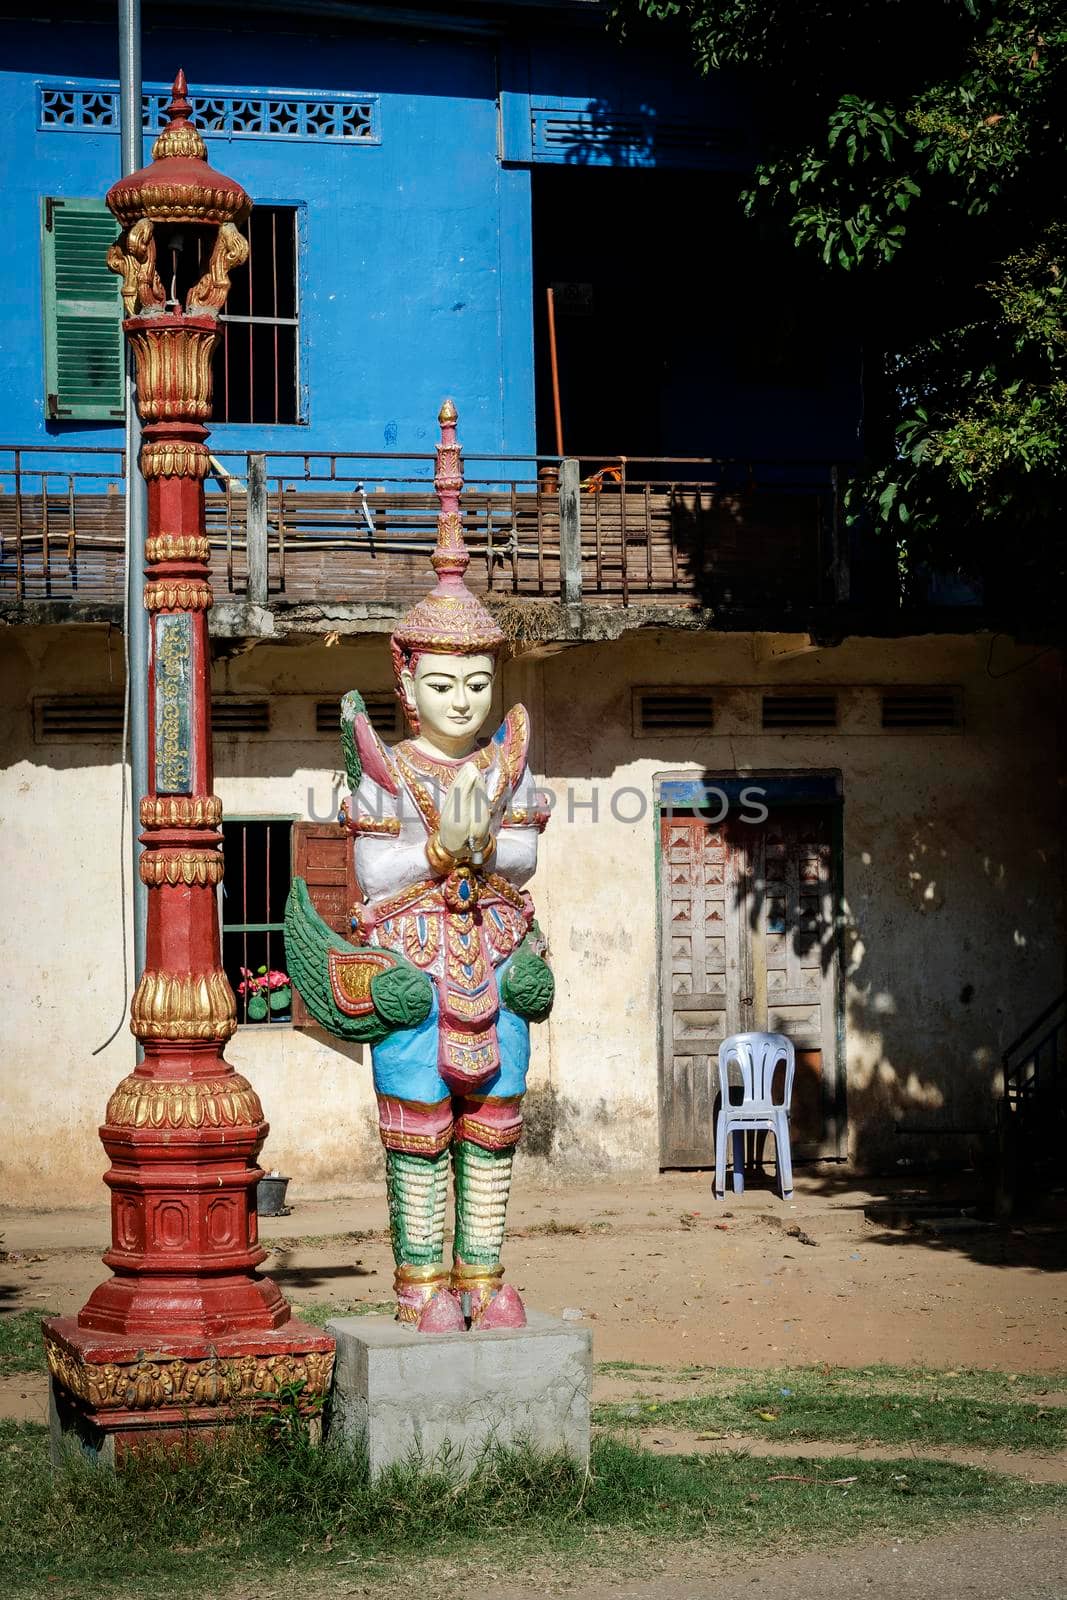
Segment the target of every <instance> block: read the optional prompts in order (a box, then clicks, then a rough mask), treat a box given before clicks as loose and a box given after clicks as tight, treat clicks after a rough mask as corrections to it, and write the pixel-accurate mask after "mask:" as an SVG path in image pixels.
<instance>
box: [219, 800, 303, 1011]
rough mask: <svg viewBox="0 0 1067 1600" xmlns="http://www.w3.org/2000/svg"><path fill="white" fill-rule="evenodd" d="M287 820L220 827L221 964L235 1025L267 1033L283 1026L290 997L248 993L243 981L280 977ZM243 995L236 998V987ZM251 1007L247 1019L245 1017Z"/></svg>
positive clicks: (244, 820) (239, 821)
mask: <svg viewBox="0 0 1067 1600" xmlns="http://www.w3.org/2000/svg"><path fill="white" fill-rule="evenodd" d="M292 827H293V824H292V821H291V819H289V818H288V817H255V818H251V817H239V818H228V819H226V820H224V822H223V824H222V853H223V856H224V858H225V862H226V871H225V876H224V877H223V880H222V964H223V967H224V968H225V969H226V976H227V978H229V980H230V985H231V987H232V989H233V992H234V995H235V996H236V999H237V1020H238V1022H240V1023H248V1024H250V1025H251V1026H254V1027H255V1026H259V1027H269V1026H270V1025H272V1024H274V1023H279V1022H289V1021H291V1017H292V1005H291V999H292V996H291V992H290V993H289V994H288V995H287V994H286V993H285V991H284V990H281V989H273V990H270V989H266V988H263V989H259V990H252V989H251V988H250V986H249V984H248V982H247V981H246V980H247V977H248V975H251V976H252V978H253V979H254V978H256V977H257V976H261V974H260V972H259V969H260V968H261V967H263V968H265V969H266V973H267V974H270V973H271V972H285V971H286V970H287V969H286V965H285V937H284V926H285V901H286V897H287V896H288V893H289V883H290V864H289V863H290V836H291V833H292ZM242 982H244V983H245V991H244V993H243V994H242V993H241V984H242ZM257 993H258V994H261V995H262V997H263V999H264V1000H265V1002H266V1011H265V1014H264V1015H262V1016H259V1015H257V1014H256V1013H257V1011H258V1010H259V1007H258V1006H257V1004H256V1003H255V999H254V996H255V994H257ZM250 1007H251V1014H250Z"/></svg>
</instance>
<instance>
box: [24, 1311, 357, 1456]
mask: <svg viewBox="0 0 1067 1600" xmlns="http://www.w3.org/2000/svg"><path fill="white" fill-rule="evenodd" d="M43 1331H44V1342H45V1354H46V1356H47V1358H48V1368H49V1372H50V1374H51V1389H52V1404H51V1416H52V1455H53V1459H54V1460H57V1461H58V1459H59V1458H60V1456H61V1455H62V1454H63V1453H64V1451H65V1450H68V1449H70V1448H77V1449H80V1450H81V1451H82V1452H84V1453H85V1454H86V1455H87V1456H89V1457H90V1458H91V1459H93V1460H95V1461H98V1462H99V1463H100V1464H101V1465H112V1466H118V1465H121V1462H122V1459H123V1456H124V1455H127V1454H129V1453H130V1452H131V1451H136V1450H138V1449H143V1448H144V1447H145V1446H146V1445H149V1444H151V1445H153V1446H155V1445H160V1444H163V1445H171V1444H173V1445H174V1446H175V1447H176V1448H182V1449H184V1448H186V1447H187V1445H188V1444H189V1442H190V1436H195V1435H200V1436H204V1435H208V1434H210V1433H213V1432H215V1433H217V1432H218V1431H220V1430H225V1429H227V1428H231V1427H233V1426H234V1425H235V1424H236V1423H237V1422H239V1421H240V1420H241V1419H243V1418H247V1417H250V1416H255V1415H257V1414H264V1413H266V1414H269V1413H272V1412H278V1411H280V1410H290V1409H293V1408H295V1409H296V1410H298V1411H299V1412H300V1413H301V1414H302V1415H303V1416H305V1417H308V1418H309V1419H311V1421H312V1424H313V1425H317V1420H318V1417H319V1413H320V1412H321V1408H322V1405H323V1402H324V1400H325V1399H326V1397H327V1395H328V1394H329V1391H330V1384H331V1381H332V1377H333V1354H334V1352H333V1340H332V1338H330V1336H329V1335H328V1334H326V1333H324V1332H323V1331H322V1330H321V1329H320V1328H313V1327H311V1326H310V1324H308V1323H306V1322H298V1321H296V1320H295V1318H294V1319H290V1321H288V1322H287V1323H285V1325H284V1326H283V1327H280V1328H275V1329H266V1330H264V1329H257V1330H256V1331H255V1332H254V1333H247V1334H242V1333H229V1334H225V1335H222V1336H220V1337H218V1338H212V1339H206V1338H203V1337H197V1338H191V1339H182V1338H166V1339H163V1340H162V1341H160V1342H159V1343H158V1344H151V1343H150V1342H149V1341H148V1340H147V1339H140V1340H137V1339H132V1338H121V1337H116V1336H115V1335H114V1334H109V1333H101V1332H98V1331H96V1330H93V1329H89V1328H81V1327H79V1326H78V1322H77V1319H76V1318H75V1317H53V1318H51V1319H49V1320H48V1321H47V1322H45V1323H44V1330H43Z"/></svg>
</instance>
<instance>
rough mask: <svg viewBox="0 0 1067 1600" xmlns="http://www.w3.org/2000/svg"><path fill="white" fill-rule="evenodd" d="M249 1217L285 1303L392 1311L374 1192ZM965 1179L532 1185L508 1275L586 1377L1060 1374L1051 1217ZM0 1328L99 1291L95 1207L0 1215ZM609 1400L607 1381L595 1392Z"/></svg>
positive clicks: (1061, 1303) (32, 1394) (6, 1407)
mask: <svg viewBox="0 0 1067 1600" xmlns="http://www.w3.org/2000/svg"><path fill="white" fill-rule="evenodd" d="M290 1198H291V1199H292V1201H293V1210H292V1214H291V1215H290V1216H287V1217H280V1218H263V1219H261V1231H262V1236H263V1241H264V1243H265V1245H267V1247H268V1248H269V1249H270V1250H271V1255H270V1257H269V1259H268V1261H267V1262H266V1264H265V1268H264V1270H265V1271H267V1272H269V1273H270V1274H271V1276H272V1277H274V1278H275V1279H276V1280H277V1282H278V1283H279V1284H280V1285H281V1286H282V1288H283V1290H284V1291H285V1293H286V1295H287V1296H288V1298H289V1299H290V1301H291V1302H292V1303H293V1305H294V1306H296V1307H300V1306H308V1305H322V1304H330V1305H336V1306H338V1307H339V1308H347V1307H349V1306H351V1305H357V1304H360V1303H366V1302H375V1303H379V1302H385V1301H388V1300H389V1297H390V1293H391V1283H392V1260H391V1256H390V1252H389V1244H388V1237H387V1234H386V1210H385V1197H384V1194H383V1193H377V1192H375V1193H374V1194H372V1195H368V1196H366V1197H363V1198H348V1199H336V1200H326V1201H320V1200H309V1201H305V1202H302V1201H301V1200H300V1196H299V1193H298V1192H297V1193H295V1194H294V1193H293V1192H292V1189H291V1190H290ZM972 1204H973V1196H972V1195H971V1194H969V1192H968V1190H967V1187H966V1183H965V1181H964V1180H960V1181H958V1182H954V1183H945V1182H942V1183H940V1184H937V1185H932V1184H930V1183H922V1182H917V1181H915V1180H912V1181H910V1182H895V1181H893V1182H888V1183H881V1184H869V1183H868V1184H863V1183H859V1182H856V1181H853V1180H848V1179H845V1178H841V1177H838V1176H836V1175H826V1174H820V1173H818V1172H809V1173H808V1174H806V1175H802V1176H800V1177H799V1179H798V1182H797V1189H796V1192H795V1194H794V1195H793V1198H792V1200H791V1201H788V1202H785V1203H783V1202H782V1201H781V1200H780V1199H779V1198H778V1196H777V1194H776V1193H775V1192H774V1190H773V1188H771V1187H769V1186H767V1187H760V1186H750V1187H749V1189H748V1190H746V1192H745V1193H744V1194H743V1195H734V1194H732V1193H731V1194H728V1195H727V1197H726V1199H725V1200H724V1201H716V1200H715V1199H713V1197H712V1194H711V1183H710V1177H709V1175H708V1174H705V1173H692V1174H678V1173H672V1174H665V1175H663V1176H661V1177H659V1178H657V1179H654V1180H650V1181H648V1182H645V1183H634V1184H627V1185H625V1186H624V1185H621V1184H617V1183H615V1184H612V1183H608V1182H605V1183H602V1184H597V1185H595V1186H589V1187H587V1188H580V1189H579V1188H561V1189H557V1190H545V1189H534V1188H531V1187H530V1186H528V1185H526V1184H524V1183H522V1182H521V1181H519V1182H518V1183H517V1184H516V1190H515V1195H514V1200H513V1204H512V1207H511V1210H510V1212H509V1222H510V1228H509V1238H508V1243H507V1247H506V1253H505V1261H506V1264H507V1268H508V1274H509V1277H510V1278H511V1280H512V1281H513V1282H514V1283H515V1284H516V1285H517V1286H518V1288H519V1289H520V1291H521V1292H522V1294H523V1296H524V1297H525V1299H526V1301H527V1303H528V1304H529V1305H531V1306H534V1307H537V1308H539V1309H541V1310H544V1311H547V1312H550V1313H554V1314H556V1315H559V1314H560V1313H566V1314H568V1315H569V1316H570V1317H571V1318H572V1319H573V1318H574V1317H575V1315H576V1313H581V1317H582V1319H583V1320H588V1321H589V1322H590V1324H591V1326H592V1327H593V1330H594V1334H593V1337H594V1355H595V1359H596V1360H597V1361H598V1362H601V1363H603V1362H614V1361H632V1362H641V1363H650V1364H656V1365H663V1366H667V1367H671V1366H674V1367H677V1366H684V1365H705V1364H708V1365H719V1364H726V1365H737V1366H753V1367H761V1366H779V1365H785V1364H807V1363H813V1362H822V1361H826V1362H829V1363H831V1364H832V1365H835V1366H836V1365H843V1366H860V1367H862V1366H864V1365H865V1364H868V1363H872V1362H892V1363H898V1364H901V1365H907V1364H923V1365H926V1366H932V1367H949V1368H951V1367H955V1366H963V1365H966V1366H978V1367H993V1368H1000V1369H1003V1370H1006V1371H1009V1372H1011V1371H1019V1372H1025V1371H1032V1372H1051V1371H1055V1370H1062V1369H1064V1368H1067V1336H1065V1332H1064V1330H1065V1327H1067V1318H1065V1311H1067V1274H1065V1268H1067V1222H1065V1221H1064V1220H1063V1219H1062V1218H1060V1219H1058V1220H1057V1219H1056V1218H1054V1217H1052V1216H1051V1214H1050V1215H1047V1216H1046V1218H1045V1220H1043V1221H1038V1222H1033V1223H1030V1224H1021V1225H1019V1226H1018V1227H1001V1226H992V1225H989V1224H983V1223H982V1222H980V1221H979V1220H978V1219H977V1218H976V1217H975V1216H974V1215H973V1214H972V1212H971V1206H972ZM0 1235H2V1250H3V1252H4V1254H5V1255H6V1257H7V1259H6V1260H2V1261H0V1315H3V1314H4V1313H6V1312H10V1311H18V1310H25V1309H29V1308H40V1309H42V1310H45V1309H47V1310H56V1311H60V1312H65V1313H72V1312H75V1311H77V1310H78V1308H79V1307H80V1306H81V1304H82V1303H83V1302H84V1300H85V1298H86V1296H87V1295H88V1293H89V1291H90V1290H91V1289H92V1288H93V1286H94V1285H95V1284H96V1283H98V1282H99V1281H100V1280H101V1278H102V1276H103V1269H102V1267H101V1265H100V1260H99V1257H100V1253H101V1251H102V1250H103V1249H104V1248H105V1247H106V1245H107V1241H108V1221H107V1214H106V1211H105V1209H104V1207H103V1206H101V1207H100V1208H98V1209H93V1210H89V1211H78V1212H58V1211H55V1212H48V1211H38V1212H33V1213H28V1212H23V1211H12V1210H6V1211H4V1210H0ZM598 1387H599V1389H600V1391H601V1394H602V1396H603V1398H605V1399H606V1398H611V1397H612V1387H613V1385H612V1380H611V1378H610V1376H608V1375H605V1376H604V1377H602V1378H601V1379H600V1380H599V1385H598ZM43 1405H44V1392H43V1385H42V1384H41V1383H40V1381H39V1380H37V1379H35V1378H15V1379H5V1380H2V1382H0V1414H6V1415H13V1414H21V1415H23V1416H38V1415H40V1416H43Z"/></svg>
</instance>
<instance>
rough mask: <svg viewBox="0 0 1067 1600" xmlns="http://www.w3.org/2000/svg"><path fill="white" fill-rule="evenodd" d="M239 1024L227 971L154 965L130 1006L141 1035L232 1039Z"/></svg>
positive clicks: (132, 1028) (133, 1023) (133, 1029)
mask: <svg viewBox="0 0 1067 1600" xmlns="http://www.w3.org/2000/svg"><path fill="white" fill-rule="evenodd" d="M236 1028H237V1003H236V1001H235V1000H234V997H233V990H232V989H231V988H230V985H229V981H228V979H227V977H226V974H225V973H224V972H222V971H221V970H219V969H218V968H216V969H215V970H214V971H213V972H185V973H173V972H157V971H156V970H154V969H153V968H151V967H148V968H146V969H145V971H144V972H143V973H142V974H141V981H140V983H139V984H138V985H137V990H136V992H135V994H134V997H133V1003H132V1005H131V1006H130V1032H131V1033H133V1034H135V1035H136V1037H137V1038H138V1039H228V1038H230V1036H231V1035H232V1034H233V1033H234V1032H235V1031H236Z"/></svg>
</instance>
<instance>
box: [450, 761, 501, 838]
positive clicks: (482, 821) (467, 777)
mask: <svg viewBox="0 0 1067 1600" xmlns="http://www.w3.org/2000/svg"><path fill="white" fill-rule="evenodd" d="M438 836H439V838H440V840H441V843H442V844H443V845H444V847H445V849H446V850H448V851H449V852H450V854H452V855H453V856H456V857H457V858H459V859H467V858H470V859H473V860H474V861H477V860H478V859H479V858H480V857H482V856H484V855H485V853H486V851H487V850H488V848H489V845H490V843H491V840H492V816H491V812H490V807H489V796H488V794H487V793H486V789H485V784H484V783H483V781H482V775H481V773H480V772H479V771H478V768H477V766H476V765H475V764H474V762H473V761H467V762H465V763H464V765H463V766H462V767H460V769H459V771H458V772H457V774H456V777H455V780H454V782H453V784H452V787H451V789H450V790H449V792H448V797H447V799H446V800H445V803H444V805H443V806H442V808H441V821H440V824H439V828H438Z"/></svg>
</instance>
